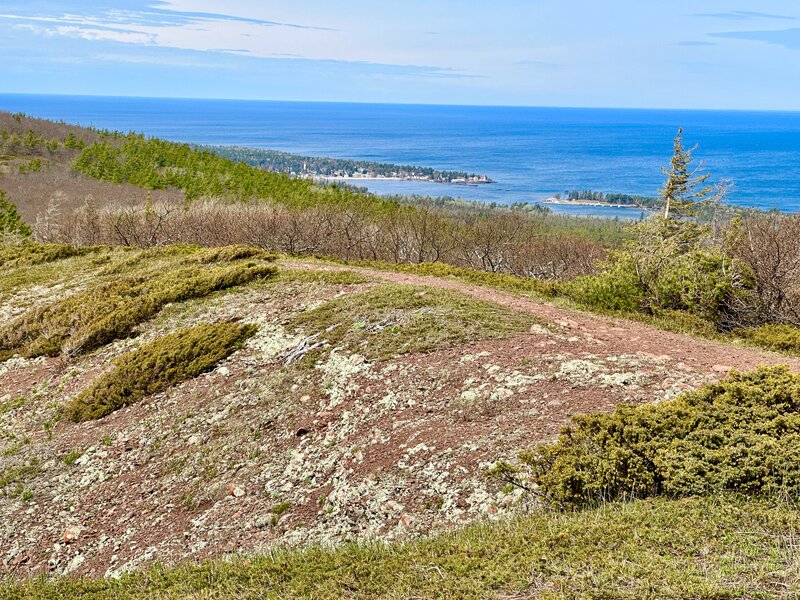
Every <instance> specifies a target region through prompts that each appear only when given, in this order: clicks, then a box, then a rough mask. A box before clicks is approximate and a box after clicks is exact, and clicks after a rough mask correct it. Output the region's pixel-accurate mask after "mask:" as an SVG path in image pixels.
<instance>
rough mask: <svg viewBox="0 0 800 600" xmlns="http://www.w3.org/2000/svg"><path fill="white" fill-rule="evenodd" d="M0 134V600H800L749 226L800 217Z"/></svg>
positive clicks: (69, 131)
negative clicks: (582, 203)
mask: <svg viewBox="0 0 800 600" xmlns="http://www.w3.org/2000/svg"><path fill="white" fill-rule="evenodd" d="M3 118H5V119H6V121H4V122H3V127H7V128H9V129H7V130H6V131H7V132H9V133H7V134H6V135H4V137H3V139H4V146H3V147H4V158H3V162H4V169H5V170H4V173H3V177H2V179H0V189H2V190H3V191H4V192H5V194H6V208H4V210H5V212H6V217H7V218H6V220H5V221H3V220H0V223H10V224H11V225H10V226H8V230H7V231H5V236H4V238H3V245H2V246H0V268H1V269H2V277H0V496H1V497H2V502H1V503H0V524H1V525H2V526H0V548H2V550H1V551H0V571H2V573H3V575H5V577H6V579H5V581H4V582H3V583H0V595H5V596H10V597H18V596H22V597H26V596H30V597H51V596H58V595H61V596H67V597H69V596H78V595H81V594H85V595H93V596H94V597H109V598H112V597H113V598H118V597H131V598H133V597H142V596H152V597H162V596H163V597H175V598H183V597H211V596H213V597H237V596H244V597H276V598H280V597H330V598H335V597H342V596H343V595H352V596H356V597H396V598H400V597H414V596H416V597H470V598H482V597H530V596H534V597H573V596H576V595H589V596H602V595H605V596H615V597H632V598H633V597H648V596H649V597H698V596H735V597H752V596H763V597H773V596H781V595H784V596H789V595H791V594H793V593H797V592H798V589H797V581H798V571H797V569H798V567H797V558H796V552H795V550H794V544H793V541H792V540H794V539H795V538H796V536H797V534H798V531H800V522H798V512H797V509H796V506H795V505H794V503H793V502H792V501H791V500H793V499H794V498H796V497H797V495H798V493H800V475H798V472H797V469H796V466H795V465H796V460H795V456H794V452H795V450H794V449H795V448H796V440H797V435H798V425H797V423H798V422H800V421H798V418H797V415H798V412H800V409H799V408H798V407H800V401H798V398H800V391H799V390H800V379H799V378H798V377H797V376H795V375H793V374H792V373H793V372H797V371H798V370H800V358H797V356H798V348H800V342H799V341H798V340H800V336H798V335H797V329H796V327H795V324H796V320H795V317H794V316H793V315H794V314H795V313H794V312H793V311H794V310H795V308H796V299H797V295H796V293H795V290H796V289H797V288H796V281H797V278H796V277H795V273H794V271H792V270H791V269H790V268H789V269H787V270H786V271H785V273H787V275H786V278H785V279H779V278H776V277H773V278H772V279H767V278H766V275H765V272H766V268H765V266H764V265H765V264H766V262H765V261H766V258H767V257H769V256H771V255H769V254H767V253H765V252H756V251H755V249H754V248H751V250H753V255H752V256H749V255H748V254H747V252H746V250H747V248H748V247H746V246H744V245H741V239H743V238H742V237H741V236H740V237H737V235H739V234H740V232H741V231H751V232H752V231H755V230H756V228H760V229H759V231H761V236H762V237H763V238H764V239H772V238H769V237H768V236H769V235H771V233H770V232H774V231H777V232H779V233H780V235H775V240H774V241H775V243H776V244H778V247H779V248H780V249H781V252H780V253H779V255H780V256H787V255H791V252H784V250H785V249H786V248H789V247H791V244H793V243H796V236H792V235H791V232H792V231H793V230H792V229H791V228H792V227H794V221H793V220H792V219H791V218H789V217H786V218H783V217H781V219H783V220H779V219H778V218H777V217H774V216H769V215H768V216H759V215H755V216H751V217H747V218H746V219H743V220H739V221H736V222H735V223H732V224H724V225H720V224H714V226H715V227H718V228H719V230H720V231H721V230H722V228H723V227H726V228H729V229H727V230H726V231H727V232H728V233H726V236H727V237H725V238H724V240H725V241H724V244H723V243H721V242H718V241H715V240H720V239H723V237H722V235H721V234H718V237H716V238H715V237H714V230H713V229H712V228H711V227H710V226H709V227H708V228H704V227H701V226H700V225H696V224H683V223H680V222H678V223H673V222H666V223H663V222H660V221H654V222H653V223H652V224H640V225H636V226H633V227H631V228H627V227H626V226H624V225H620V224H614V223H607V224H606V223H597V222H594V221H591V220H569V219H560V218H554V217H553V216H552V215H541V214H532V213H529V212H525V211H519V210H516V209H510V208H509V209H502V208H501V209H489V208H480V207H476V206H461V205H446V206H439V207H437V206H429V205H423V206H415V205H410V204H409V205H404V204H396V203H393V202H391V201H387V200H383V199H380V198H377V197H374V196H370V195H368V194H362V193H360V192H356V191H353V190H347V189H340V188H337V187H326V186H317V185H315V184H314V183H313V182H309V181H302V180H291V179H289V178H286V177H283V176H281V175H277V174H274V173H267V172H264V171H260V170H257V169H253V168H252V167H248V166H246V165H240V164H237V163H234V162H231V161H226V160H224V159H221V158H219V157H217V156H216V155H213V154H211V153H204V152H202V151H198V150H196V149H192V148H190V147H188V146H182V145H178V144H171V143H168V142H163V141H161V140H148V139H146V138H143V137H141V136H136V135H120V134H113V133H109V132H97V131H93V130H86V129H76V128H71V127H70V126H67V125H63V124H52V123H49V122H46V121H41V122H39V121H35V120H32V119H29V118H27V117H24V116H20V115H18V116H11V115H8V116H3ZM0 130H3V129H2V127H0ZM29 131H30V132H32V133H31V136H28V133H27V132H29ZM14 136H16V137H14ZM26 136H28V140H27V141H25V138H26ZM54 140H55V141H54ZM37 160H38V161H39V164H38V166H37V163H36V162H35V161H37ZM54 184H57V185H61V184H63V185H64V186H65V189H69V190H74V194H75V196H74V198H75V199H74V200H64V199H62V202H61V203H60V205H59V207H58V209H59V211H60V213H59V214H57V215H53V214H51V215H49V216H48V214H47V213H48V212H49V213H53V211H54V208H53V206H52V203H51V202H49V201H48V202H46V203H45V202H42V201H41V200H40V199H37V198H38V196H37V195H36V192H35V191H31V190H36V189H40V188H37V187H36V186H41V189H52V188H51V187H50V186H52V185H54ZM66 186H73V187H71V188H67V187H66ZM92 186H94V187H92ZM90 189H91V190H92V201H91V203H89V202H87V201H86V196H85V193H86V192H87V190H90ZM71 193H72V192H71ZM65 195H68V194H67V193H66V192H65ZM48 204H51V206H50V207H48V206H47V205H48ZM17 209H18V212H19V214H20V215H21V216H22V220H24V221H27V222H28V223H30V224H31V226H32V227H30V228H27V227H21V226H19V225H18V223H19V220H17V219H16V210H17ZM0 216H2V215H0ZM8 216H11V217H14V218H8ZM747 219H750V220H747ZM15 223H16V225H15ZM770 227H773V229H770ZM736 228H743V229H736ZM744 228H750V229H744ZM320 229H321V231H319V230H320ZM30 230H32V232H31V231H30ZM665 232H666V233H665ZM746 239H749V240H752V239H756V238H752V237H750V238H746ZM309 240H312V241H313V240H316V242H315V243H314V244H311V243H310V242H309ZM446 240H449V242H447V243H445V241H446ZM654 240H656V241H654ZM736 243H739V244H740V245H736ZM391 244H394V245H391ZM648 244H649V245H648ZM659 244H660V245H659ZM370 249H371V251H370ZM392 249H394V251H395V254H394V255H393V254H392ZM481 249H482V253H480V252H479V251H480V250H481ZM654 249H655V250H654ZM318 255H324V256H318ZM392 257H393V258H392ZM759 261H761V262H759ZM655 262H657V265H658V269H656V268H655V267H654V266H653V265H654V263H655ZM664 265H666V267H664ZM636 268H638V269H640V271H639V272H640V273H643V274H644V275H646V276H647V277H644V276H643V277H642V278H641V280H640V279H633V277H632V275H633V274H636V273H637V271H636ZM647 269H649V270H647ZM523 274H524V275H525V276H524V277H521V276H519V275H523ZM765 281H769V282H771V285H772V287H769V286H767V285H762V283H763V282H765ZM768 300H769V302H768ZM780 365H785V367H781V366H780ZM766 367H770V368H766ZM742 373H747V374H744V375H743V374H742ZM202 561H207V562H202ZM198 563H200V564H199V565H198ZM39 575H46V576H50V577H52V578H51V579H33V580H27V579H26V578H28V577H31V576H39ZM60 577H65V579H61V578H60Z"/></svg>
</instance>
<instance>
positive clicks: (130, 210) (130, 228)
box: [36, 197, 605, 280]
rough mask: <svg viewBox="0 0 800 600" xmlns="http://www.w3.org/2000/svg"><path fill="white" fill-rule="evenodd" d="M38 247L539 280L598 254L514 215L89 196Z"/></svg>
mask: <svg viewBox="0 0 800 600" xmlns="http://www.w3.org/2000/svg"><path fill="white" fill-rule="evenodd" d="M36 232H37V235H38V237H39V238H40V239H41V240H42V241H49V242H60V243H73V244H77V245H95V244H110V245H123V246H136V247H141V248H150V247H154V246H164V245H168V244H174V243H188V244H198V245H201V246H225V245H230V244H252V245H254V246H258V247H260V248H263V249H266V250H271V251H278V252H283V253H286V254H291V255H326V256H333V257H338V258H343V259H346V260H384V261H389V262H395V263H409V264H420V263H432V262H444V263H448V264H451V265H454V266H457V267H467V268H473V269H479V270H483V271H488V272H493V273H508V274H513V275H518V276H521V277H535V278H539V279H549V280H555V279H562V278H571V277H575V276H578V275H586V274H589V273H592V272H594V269H595V263H596V262H597V261H598V260H599V259H601V258H603V257H604V256H605V249H604V246H603V245H602V244H601V243H600V242H597V241H595V240H591V239H587V238H586V237H582V236H580V235H578V234H567V235H559V236H557V235H553V233H552V232H550V231H548V230H547V227H546V226H544V225H543V224H542V223H539V222H537V217H536V216H531V215H529V214H526V213H524V212H521V211H513V210H507V211H498V212H486V213H475V212H473V213H458V212H447V211H446V210H443V209H440V208H437V207H434V206H421V207H411V206H396V207H394V208H392V209H391V210H387V209H386V208H385V206H381V205H378V204H376V203H374V202H368V201H364V202H352V203H348V204H345V205H341V206H339V205H331V204H324V205H320V206H312V207H307V208H289V207H286V206H284V205H280V204H275V203H271V202H268V201H249V202H236V203H223V202H219V201H211V200H206V201H197V202H193V203H190V204H183V205H180V204H177V203H171V202H152V201H147V202H145V203H143V204H138V205H110V206H104V207H98V206H97V205H96V204H95V203H94V202H93V200H92V198H91V197H87V199H86V200H85V202H84V204H83V205H82V206H81V207H80V208H79V209H77V210H74V211H72V212H71V213H69V214H61V213H60V212H59V211H58V208H57V206H56V205H53V208H52V209H51V210H48V211H47V213H46V214H44V215H42V216H41V218H40V219H39V222H38V227H37V230H36Z"/></svg>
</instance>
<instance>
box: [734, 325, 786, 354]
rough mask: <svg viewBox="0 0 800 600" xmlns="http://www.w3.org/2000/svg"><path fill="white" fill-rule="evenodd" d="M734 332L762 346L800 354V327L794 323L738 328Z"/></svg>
mask: <svg viewBox="0 0 800 600" xmlns="http://www.w3.org/2000/svg"><path fill="white" fill-rule="evenodd" d="M733 334H734V335H735V336H737V337H739V338H742V339H744V340H747V341H748V342H750V343H752V344H754V345H756V346H760V347H761V348H767V349H768V350H776V351H777V352H786V353H788V354H800V329H799V328H797V327H794V326H792V325H762V326H761V327H753V328H752V329H737V330H736V331H734V332H733Z"/></svg>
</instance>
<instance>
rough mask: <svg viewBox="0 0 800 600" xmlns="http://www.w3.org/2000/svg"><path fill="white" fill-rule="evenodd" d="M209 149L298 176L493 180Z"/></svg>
mask: <svg viewBox="0 0 800 600" xmlns="http://www.w3.org/2000/svg"><path fill="white" fill-rule="evenodd" d="M206 149H208V150H210V151H211V152H214V153H215V154H218V155H219V156H221V157H223V158H227V159H230V160H234V161H239V162H244V163H246V164H248V165H251V166H254V167H258V168H259V169H265V170H267V171H273V172H276V173H286V174H287V175H291V176H296V177H400V178H404V179H421V180H426V181H433V182H437V183H467V182H469V183H491V182H492V180H491V179H489V178H488V177H486V176H485V175H477V174H475V173H467V172H464V171H440V170H437V169H432V168H430V167H417V166H411V165H395V164H391V163H381V162H373V161H366V160H351V159H346V158H331V157H322V156H303V155H299V154H290V153H288V152H281V151H278V150H262V149H260V148H246V147H242V146H208V147H206Z"/></svg>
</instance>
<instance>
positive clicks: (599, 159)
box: [0, 94, 800, 218]
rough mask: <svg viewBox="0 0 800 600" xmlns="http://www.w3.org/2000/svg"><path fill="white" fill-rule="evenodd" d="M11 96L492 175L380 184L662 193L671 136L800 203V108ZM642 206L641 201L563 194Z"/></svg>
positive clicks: (99, 117) (18, 107)
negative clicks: (470, 180)
mask: <svg viewBox="0 0 800 600" xmlns="http://www.w3.org/2000/svg"><path fill="white" fill-rule="evenodd" d="M0 109H3V110H9V111H22V112H25V113H27V114H31V115H34V116H39V117H45V118H49V119H57V120H58V119H63V120H64V121H67V122H70V123H79V124H82V125H94V126H96V127H100V128H108V129H115V130H120V131H131V130H132V131H139V132H143V133H146V134H148V135H153V136H158V137H163V138H166V139H170V140H175V141H182V142H192V143H198V144H220V145H240V146H253V147H259V148H271V149H276V150H284V151H287V152H295V153H302V154H310V155H317V156H334V157H341V158H356V159H365V160H374V161H380V162H390V163H398V164H412V165H421V166H426V167H434V168H437V169H443V170H455V171H468V172H474V173H479V174H485V175H488V176H489V177H491V178H492V179H493V180H495V181H496V182H497V183H495V184H491V185H481V186H475V187H473V186H459V185H443V184H433V183H424V182H412V181H368V182H364V183H365V184H366V185H367V187H369V188H370V189H371V190H373V191H375V192H376V193H381V194H388V193H403V194H425V195H433V196H460V197H463V198H467V199H470V200H480V201H484V202H497V203H503V204H507V203H514V202H534V201H537V200H542V199H544V198H547V197H548V196H551V195H552V194H554V193H557V192H562V193H563V192H564V191H565V190H568V189H592V190H597V191H603V192H620V193H629V194H640V195H648V196H652V195H655V194H656V192H657V190H658V188H659V187H660V185H661V184H662V182H663V179H664V176H663V175H662V173H661V170H660V168H661V166H662V165H666V164H667V163H668V162H669V159H670V156H671V154H672V138H673V137H674V135H675V133H676V131H677V129H678V127H683V128H684V130H685V134H684V140H685V142H686V144H687V145H694V144H698V146H699V147H698V149H697V150H696V151H695V157H696V158H697V159H699V160H702V162H703V163H704V164H705V166H706V168H707V169H708V170H709V171H710V172H711V173H712V176H713V179H714V180H718V179H721V178H726V179H731V180H733V182H734V184H735V187H734V189H733V191H732V192H731V194H730V197H729V201H730V202H731V203H732V204H737V205H743V206H755V207H759V208H778V209H781V210H786V211H797V210H799V209H800V113H797V112H794V113H791V112H744V111H683V110H629V109H572V108H512V107H473V106H423V105H385V104H384V105H381V104H343V103H318V102H266V101H264V102H260V101H235V100H180V99H158V98H105V97H81V96H34V95H16V94H14V95H5V94H0ZM553 208H554V209H555V210H562V211H569V212H572V213H580V214H596V215H600V216H619V217H621V218H638V216H639V215H640V214H641V211H640V210H638V209H613V208H604V207H601V208H593V207H572V206H569V207H563V206H562V207H556V206H554V207H553Z"/></svg>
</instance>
